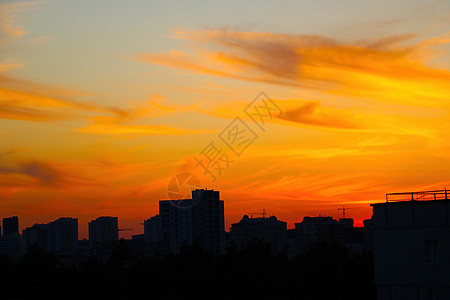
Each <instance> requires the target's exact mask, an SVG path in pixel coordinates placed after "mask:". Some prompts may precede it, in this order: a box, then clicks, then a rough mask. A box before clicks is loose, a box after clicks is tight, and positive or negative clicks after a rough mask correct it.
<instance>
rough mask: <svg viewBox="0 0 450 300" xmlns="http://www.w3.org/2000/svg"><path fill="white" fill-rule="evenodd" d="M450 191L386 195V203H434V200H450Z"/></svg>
mask: <svg viewBox="0 0 450 300" xmlns="http://www.w3.org/2000/svg"><path fill="white" fill-rule="evenodd" d="M449 199H450V191H449V190H447V189H443V190H436V191H422V192H403V193H390V194H386V202H401V201H433V200H449Z"/></svg>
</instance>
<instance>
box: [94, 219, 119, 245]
mask: <svg viewBox="0 0 450 300" xmlns="http://www.w3.org/2000/svg"><path fill="white" fill-rule="evenodd" d="M88 227H89V244H90V246H91V248H94V247H99V246H101V247H104V246H107V247H110V246H112V244H113V243H114V242H115V241H117V240H118V239H119V220H118V218H117V217H99V218H97V219H95V220H92V221H90V222H89V224H88Z"/></svg>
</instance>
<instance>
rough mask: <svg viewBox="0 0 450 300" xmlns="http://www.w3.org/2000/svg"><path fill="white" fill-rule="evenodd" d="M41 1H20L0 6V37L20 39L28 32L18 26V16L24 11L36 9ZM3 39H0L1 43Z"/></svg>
mask: <svg viewBox="0 0 450 300" xmlns="http://www.w3.org/2000/svg"><path fill="white" fill-rule="evenodd" d="M43 3H45V2H43V1H22V2H13V3H6V4H2V5H0V20H1V21H0V32H1V35H0V36H7V37H8V36H9V37H21V36H23V35H25V34H26V33H27V32H28V31H27V30H26V29H25V27H23V26H20V25H18V24H17V23H18V19H19V15H20V14H21V13H23V12H25V11H28V10H32V9H36V7H37V6H38V5H40V4H43ZM3 40H4V38H3V37H2V38H1V41H3Z"/></svg>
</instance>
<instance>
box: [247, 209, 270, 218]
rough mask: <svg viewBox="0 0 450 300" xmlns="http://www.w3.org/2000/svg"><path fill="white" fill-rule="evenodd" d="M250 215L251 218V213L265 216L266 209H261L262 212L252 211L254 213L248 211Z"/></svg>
mask: <svg viewBox="0 0 450 300" xmlns="http://www.w3.org/2000/svg"><path fill="white" fill-rule="evenodd" d="M248 214H249V215H250V218H253V215H262V217H263V218H265V217H266V209H263V210H262V212H254V213H248Z"/></svg>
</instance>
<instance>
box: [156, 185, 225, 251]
mask: <svg viewBox="0 0 450 300" xmlns="http://www.w3.org/2000/svg"><path fill="white" fill-rule="evenodd" d="M159 216H160V222H161V235H162V244H163V250H162V251H163V252H171V253H179V252H180V249H181V247H182V246H183V245H191V244H192V243H193V242H194V241H195V242H198V243H199V244H200V245H201V247H202V248H203V250H204V251H206V252H208V253H211V254H213V255H220V254H223V253H224V252H225V222H224V206H223V201H222V200H220V196H219V192H218V191H214V190H207V189H197V190H194V191H192V199H180V200H163V201H160V202H159Z"/></svg>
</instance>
